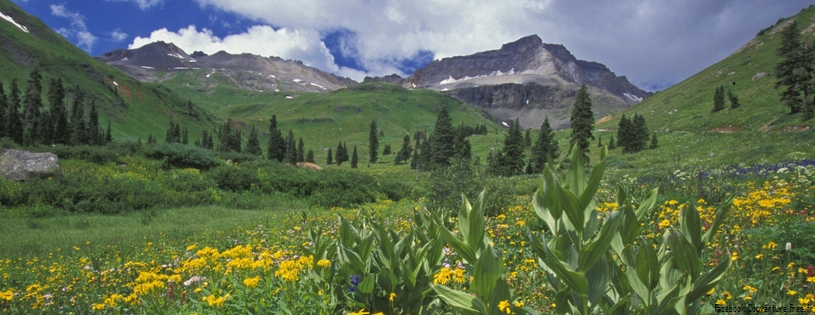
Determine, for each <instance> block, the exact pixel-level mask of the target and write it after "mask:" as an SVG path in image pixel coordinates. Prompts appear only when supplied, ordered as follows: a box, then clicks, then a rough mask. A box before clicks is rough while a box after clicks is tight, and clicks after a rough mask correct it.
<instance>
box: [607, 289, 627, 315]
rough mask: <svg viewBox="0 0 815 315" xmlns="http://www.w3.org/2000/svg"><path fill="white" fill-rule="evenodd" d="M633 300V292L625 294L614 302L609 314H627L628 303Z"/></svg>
mask: <svg viewBox="0 0 815 315" xmlns="http://www.w3.org/2000/svg"><path fill="white" fill-rule="evenodd" d="M630 301H631V293H629V294H626V295H625V296H623V297H622V298H621V299H620V300H619V301H617V303H615V304H614V306H612V307H611V308H610V309H609V310H608V314H625V310H626V309H627V307H626V305H627V304H628V303H629V302H630Z"/></svg>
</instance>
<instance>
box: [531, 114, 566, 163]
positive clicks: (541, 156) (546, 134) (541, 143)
mask: <svg viewBox="0 0 815 315" xmlns="http://www.w3.org/2000/svg"><path fill="white" fill-rule="evenodd" d="M557 151H558V148H557V142H556V141H555V139H554V135H553V134H552V126H551V125H549V117H546V118H545V119H544V120H543V123H542V124H541V128H540V132H539V133H538V140H536V141H535V146H534V147H532V156H531V158H530V160H529V164H530V165H531V167H532V173H533V174H538V173H540V172H542V171H543V167H544V166H545V165H546V163H547V162H548V161H549V157H552V158H555V157H557V156H558V155H559V154H560V153H559V152H557Z"/></svg>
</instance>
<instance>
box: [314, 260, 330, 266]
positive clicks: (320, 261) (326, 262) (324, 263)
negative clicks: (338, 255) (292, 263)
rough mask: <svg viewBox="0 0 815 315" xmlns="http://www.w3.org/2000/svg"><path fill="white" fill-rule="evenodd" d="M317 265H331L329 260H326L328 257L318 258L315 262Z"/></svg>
mask: <svg viewBox="0 0 815 315" xmlns="http://www.w3.org/2000/svg"><path fill="white" fill-rule="evenodd" d="M317 266H320V267H323V268H328V267H331V261H330V260H328V259H320V260H319V261H318V262H317Z"/></svg>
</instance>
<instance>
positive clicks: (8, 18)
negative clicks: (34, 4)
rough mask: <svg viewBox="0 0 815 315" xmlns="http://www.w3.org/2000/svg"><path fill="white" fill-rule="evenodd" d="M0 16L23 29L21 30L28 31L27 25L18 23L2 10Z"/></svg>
mask: <svg viewBox="0 0 815 315" xmlns="http://www.w3.org/2000/svg"><path fill="white" fill-rule="evenodd" d="M0 18H3V19H4V20H6V21H8V22H9V23H11V24H12V25H14V26H16V27H17V28H19V29H21V30H23V32H26V33H28V28H27V27H25V26H22V25H20V23H17V22H15V21H14V19H13V18H11V17H10V16H8V15H5V14H3V12H0Z"/></svg>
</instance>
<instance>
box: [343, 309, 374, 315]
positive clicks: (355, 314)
mask: <svg viewBox="0 0 815 315" xmlns="http://www.w3.org/2000/svg"><path fill="white" fill-rule="evenodd" d="M370 314H371V312H366V311H365V309H364V308H363V309H361V310H359V312H351V313H348V315H370Z"/></svg>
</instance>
